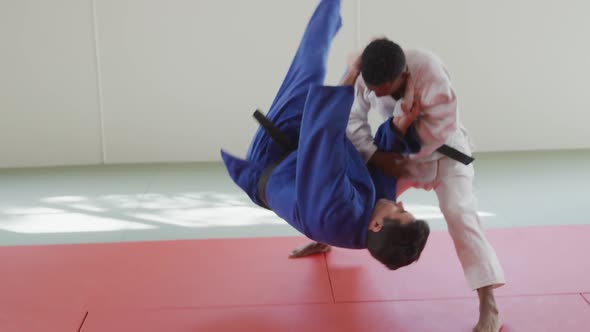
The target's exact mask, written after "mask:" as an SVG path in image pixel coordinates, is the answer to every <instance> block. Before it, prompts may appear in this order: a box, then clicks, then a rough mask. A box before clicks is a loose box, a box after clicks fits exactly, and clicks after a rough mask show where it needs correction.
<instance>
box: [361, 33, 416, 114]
mask: <svg viewBox="0 0 590 332" xmlns="http://www.w3.org/2000/svg"><path fill="white" fill-rule="evenodd" d="M359 67H360V72H361V75H362V77H363V80H364V81H365V84H366V85H367V88H368V89H369V90H371V91H373V92H374V93H375V95H376V96H377V97H383V96H387V95H391V96H393V97H394V98H395V99H399V98H400V97H401V96H403V95H404V91H405V89H406V84H407V83H408V77H409V76H410V72H409V70H408V66H407V64H406V56H405V54H404V51H403V50H402V48H401V47H400V46H399V45H398V44H396V43H394V42H392V41H391V40H389V39H386V38H379V39H375V40H373V41H372V42H371V43H369V45H367V47H366V48H365V49H364V51H363V53H362V54H361V56H360V63H359ZM409 104H410V105H411V104H412V102H411V101H410V103H409Z"/></svg>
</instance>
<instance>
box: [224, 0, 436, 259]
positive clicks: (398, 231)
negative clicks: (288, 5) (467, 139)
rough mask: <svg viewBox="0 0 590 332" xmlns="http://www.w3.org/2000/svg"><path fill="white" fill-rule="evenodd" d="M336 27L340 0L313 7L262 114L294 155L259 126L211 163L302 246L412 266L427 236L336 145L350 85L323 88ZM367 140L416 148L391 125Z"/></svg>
mask: <svg viewBox="0 0 590 332" xmlns="http://www.w3.org/2000/svg"><path fill="white" fill-rule="evenodd" d="M341 25H342V21H341V17H340V1H339V0H322V1H320V3H319V5H318V7H317V8H316V10H315V12H314V14H313V15H312V17H311V19H310V21H309V22H308V25H307V28H306V30H305V32H304V35H303V38H302V40H301V42H300V45H299V48H298V50H297V53H296V54H295V57H294V59H293V61H292V63H291V66H290V68H289V70H288V72H287V75H286V77H285V79H284V81H283V83H282V85H281V87H280V88H279V91H278V93H277V95H276V97H275V99H274V101H273V103H272V105H271V107H270V109H269V111H268V113H267V115H266V117H267V119H268V120H269V121H270V122H271V123H272V124H274V126H275V127H276V128H277V129H278V130H279V131H280V132H281V133H282V135H283V136H284V137H285V138H286V140H287V141H289V142H290V143H291V145H293V147H294V149H293V150H292V151H288V150H289V149H287V151H285V148H284V147H282V146H281V144H278V143H277V141H276V140H273V138H272V137H271V136H270V135H269V133H268V131H267V130H265V129H264V128H262V127H261V128H259V129H258V130H257V132H256V134H255V135H254V138H253V140H252V142H251V144H250V147H249V149H248V152H247V155H246V158H245V159H241V158H237V157H235V156H232V155H230V154H228V153H227V152H226V151H224V150H221V156H222V159H223V161H224V163H225V166H226V168H227V171H228V173H229V175H230V177H231V178H232V179H233V181H234V182H235V183H236V184H237V185H238V186H239V187H240V188H241V189H242V190H244V192H245V193H246V194H247V195H248V196H249V197H250V199H251V200H252V201H253V202H254V203H256V204H257V205H259V206H261V207H265V208H269V209H271V210H272V211H274V212H275V213H276V214H277V215H278V216H279V217H281V218H282V219H284V220H285V221H286V222H287V223H289V224H290V225H291V226H293V227H294V228H296V229H297V230H298V231H299V232H301V233H302V234H305V236H307V237H308V238H310V239H312V240H314V241H317V242H318V243H321V244H325V245H331V246H337V247H343V248H351V249H363V248H367V249H369V251H370V252H371V255H372V256H373V257H375V258H376V259H378V260H379V261H381V262H382V263H383V264H384V265H385V266H387V267H388V268H390V269H396V268H399V267H401V266H405V265H408V264H410V263H412V262H413V261H415V260H417V259H418V257H419V256H420V253H421V252H422V250H423V248H424V245H425V243H426V240H427V238H428V235H429V229H428V225H427V224H426V223H425V222H424V221H422V220H416V219H415V218H414V217H413V216H412V215H411V214H410V213H408V212H407V211H405V210H404V209H403V205H401V204H398V203H396V202H395V191H396V190H395V189H396V185H395V184H396V179H395V178H394V177H390V176H385V175H384V174H382V173H380V171H378V170H377V169H371V168H368V167H367V165H366V164H365V162H364V160H363V159H362V157H361V155H360V154H359V152H357V150H356V149H355V147H354V146H353V144H352V143H351V142H350V141H349V140H348V138H347V137H346V127H347V123H348V118H349V114H350V110H351V106H352V102H353V100H354V88H353V86H352V83H350V84H347V85H341V86H325V85H323V82H324V78H325V75H326V66H327V58H328V53H329V50H330V47H331V44H332V40H333V38H334V37H335V36H336V34H337V32H338V31H339V29H340V27H341ZM352 82H354V81H352ZM375 142H376V144H377V145H378V146H379V148H380V149H381V150H383V151H392V152H403V153H409V152H415V151H417V150H419V148H420V145H419V142H418V139H417V135H416V133H415V130H414V129H413V128H411V127H410V129H409V130H408V131H407V133H406V134H405V135H404V136H403V137H402V136H400V135H399V134H398V132H397V131H396V130H395V127H394V126H393V125H392V121H391V119H389V120H387V121H385V122H384V123H383V124H382V125H381V126H380V127H379V130H378V131H377V133H376V135H375ZM261 178H265V182H264V183H263V185H262V186H260V183H259V181H260V180H261Z"/></svg>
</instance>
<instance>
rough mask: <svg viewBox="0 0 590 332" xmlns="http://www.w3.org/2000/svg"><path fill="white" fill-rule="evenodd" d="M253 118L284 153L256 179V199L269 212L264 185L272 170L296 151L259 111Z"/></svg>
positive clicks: (294, 146) (295, 147)
mask: <svg viewBox="0 0 590 332" xmlns="http://www.w3.org/2000/svg"><path fill="white" fill-rule="evenodd" d="M253 116H254V118H255V119H256V121H258V123H260V126H262V128H264V130H265V131H266V133H267V134H268V135H269V136H270V138H272V140H273V141H274V142H275V143H276V144H277V145H278V146H280V147H281V149H283V151H284V152H285V154H284V156H283V157H281V158H280V159H279V160H278V161H276V162H274V163H272V164H270V165H269V166H267V167H266V168H265V169H264V171H262V174H261V175H260V178H259V179H258V183H257V185H256V187H257V188H258V199H260V202H261V203H262V205H263V206H264V207H265V208H267V209H269V210H270V208H269V207H268V202H267V201H266V184H267V183H268V179H269V178H270V175H271V174H272V171H274V169H275V168H276V167H277V166H279V164H280V163H281V162H282V161H283V160H284V159H285V158H286V157H287V156H288V155H289V154H290V153H291V152H293V151H295V150H296V149H297V146H296V145H293V144H292V143H291V142H289V139H287V137H286V136H285V135H284V134H283V133H282V132H281V131H280V130H279V129H278V128H277V127H276V126H275V125H274V124H273V123H272V122H271V121H270V120H269V119H267V118H266V117H265V116H264V114H262V113H261V112H260V111H259V110H256V111H255V112H254V114H253Z"/></svg>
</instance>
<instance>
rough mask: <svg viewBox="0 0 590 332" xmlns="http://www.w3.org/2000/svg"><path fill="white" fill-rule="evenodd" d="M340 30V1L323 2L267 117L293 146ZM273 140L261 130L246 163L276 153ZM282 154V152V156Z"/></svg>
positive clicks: (327, 0)
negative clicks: (309, 97) (311, 89)
mask: <svg viewBox="0 0 590 332" xmlns="http://www.w3.org/2000/svg"><path fill="white" fill-rule="evenodd" d="M340 27H341V17H340V0H322V1H321V2H320V4H319V5H318V7H317V8H316V10H315V12H314V14H313V16H312V17H311V19H310V20H309V22H308V24H307V28H306V29H305V32H304V34H303V37H302V39H301V42H300V44H299V48H298V49H297V52H296V54H295V56H294V58H293V60H292V63H291V65H290V67H289V70H288V72H287V75H286V77H285V79H284V80H283V83H282V85H281V87H280V88H279V91H278V93H277V95H276V97H275V99H274V101H273V103H272V105H271V107H270V109H269V111H268V113H267V114H266V117H267V118H268V119H269V120H270V121H271V122H272V123H273V124H274V125H275V126H277V127H278V128H279V129H280V130H281V131H282V133H283V134H284V135H285V136H286V137H287V138H288V139H289V140H290V141H291V142H293V143H296V142H297V141H298V140H299V125H300V123H301V118H302V115H303V108H304V105H305V100H306V98H307V92H308V90H309V87H310V86H311V85H313V84H322V83H323V81H324V78H325V75H326V66H327V59H328V53H329V51H330V47H331V46H332V40H333V38H334V37H335V36H336V33H337V32H338V31H339V29H340ZM269 141H270V138H269V137H268V135H267V134H266V132H265V131H264V130H263V129H262V128H259V129H258V130H257V132H256V134H255V135H254V139H253V140H252V143H251V144H250V147H249V149H248V152H247V154H246V155H247V159H249V160H260V159H261V158H263V157H261V156H264V155H266V154H269V153H273V149H274V148H273V146H269V143H268V142H269ZM279 153H280V152H279Z"/></svg>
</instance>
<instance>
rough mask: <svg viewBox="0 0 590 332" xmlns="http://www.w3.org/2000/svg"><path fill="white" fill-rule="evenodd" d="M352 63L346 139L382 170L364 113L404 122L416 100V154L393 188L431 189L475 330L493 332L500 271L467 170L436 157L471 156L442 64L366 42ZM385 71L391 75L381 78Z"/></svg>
mask: <svg viewBox="0 0 590 332" xmlns="http://www.w3.org/2000/svg"><path fill="white" fill-rule="evenodd" d="M359 60H360V61H358V62H357V63H358V65H359V66H360V70H361V75H360V76H359V77H358V79H357V81H356V83H355V102H354V104H353V107H352V111H351V114H350V118H349V123H348V128H347V136H348V137H349V139H350V140H351V141H352V142H353V144H354V145H355V147H356V148H357V150H358V151H359V152H361V154H362V156H363V158H364V159H365V160H366V161H367V162H368V163H372V164H374V165H375V166H377V167H378V168H382V169H387V167H388V165H387V164H388V163H387V160H388V158H387V155H386V154H384V153H383V152H380V151H377V147H376V146H375V144H374V143H373V137H372V133H371V128H370V126H369V123H368V112H369V110H370V109H374V110H375V111H377V112H379V113H380V114H381V115H382V116H383V117H384V118H387V117H391V116H392V115H394V116H395V117H396V118H399V119H403V115H404V114H405V111H406V110H409V107H410V106H412V104H413V103H414V101H415V100H416V101H417V102H418V103H419V104H420V105H421V107H422V111H421V114H420V115H419V117H418V118H417V120H416V122H415V123H414V125H415V127H416V129H417V132H418V136H419V137H420V140H421V144H422V148H421V150H420V151H419V152H418V153H417V154H413V155H409V157H408V158H409V160H408V164H407V167H408V170H409V172H410V175H409V176H408V177H407V178H403V179H400V180H399V181H398V184H397V195H396V196H397V197H399V196H400V195H401V194H402V193H403V192H404V191H405V190H407V189H409V188H411V187H414V188H422V189H426V190H431V189H434V191H435V192H436V195H437V198H438V202H439V207H440V209H441V211H442V213H443V215H444V217H445V220H446V222H447V225H448V229H449V233H450V235H451V237H452V239H453V241H454V244H455V249H456V251H457V255H458V257H459V260H460V262H461V265H462V267H463V271H464V274H465V277H466V279H467V282H468V284H469V286H470V287H471V288H472V289H473V290H477V291H478V295H479V298H480V318H479V322H478V324H477V325H476V327H475V329H474V331H493V332H497V331H499V330H500V328H501V322H500V320H499V317H498V310H497V306H496V304H495V300H494V295H493V289H494V288H496V287H499V286H502V285H503V284H504V283H505V279H504V272H503V270H502V267H501V265H500V262H499V261H498V258H497V256H496V253H495V251H494V249H493V248H492V246H491V245H490V243H489V242H488V241H487V239H486V237H485V234H484V232H483V229H482V225H481V223H480V219H479V216H478V214H477V201H476V197H475V194H474V191H473V177H474V167H473V164H469V165H464V164H462V163H460V162H458V161H456V160H454V159H451V158H449V157H447V156H445V155H443V154H441V153H440V152H438V151H437V149H438V148H439V147H441V146H442V145H443V144H445V145H447V146H450V147H451V148H454V149H456V150H458V151H460V152H462V153H464V154H466V155H471V152H472V151H471V150H472V149H471V144H470V141H469V138H468V135H467V131H466V130H465V128H464V127H463V125H462V124H461V122H460V119H459V110H458V101H457V95H456V92H455V89H454V88H453V85H452V83H451V79H450V76H449V74H448V72H447V69H446V68H445V65H444V64H443V62H442V61H441V60H440V58H439V57H437V56H436V55H434V54H432V53H430V52H428V51H424V50H418V49H408V50H402V49H401V47H399V45H397V44H395V43H394V42H392V41H390V40H387V39H385V38H381V39H376V40H374V41H372V42H371V43H370V44H369V45H368V46H367V47H366V48H365V50H364V51H363V53H362V55H361V57H360V59H359ZM388 62H397V64H396V63H393V64H392V63H388ZM396 65H397V67H398V68H400V67H401V68H403V69H401V73H399V69H397V71H398V72H397V73H395V71H396V68H395V67H396ZM400 65H401V66H400ZM388 71H389V72H390V73H393V76H387V72H388ZM383 75H386V76H383Z"/></svg>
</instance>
